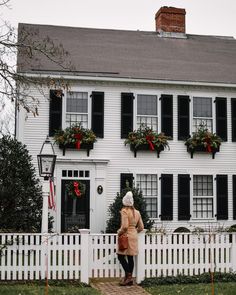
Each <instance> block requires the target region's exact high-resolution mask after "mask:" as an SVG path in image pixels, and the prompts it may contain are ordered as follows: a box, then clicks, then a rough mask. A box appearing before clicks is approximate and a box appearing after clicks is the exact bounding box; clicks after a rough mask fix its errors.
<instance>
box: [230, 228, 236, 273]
mask: <svg viewBox="0 0 236 295" xmlns="http://www.w3.org/2000/svg"><path fill="white" fill-rule="evenodd" d="M230 234H232V245H231V255H230V261H231V271H232V272H236V233H234V232H232V233H230Z"/></svg>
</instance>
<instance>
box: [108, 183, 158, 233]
mask: <svg viewBox="0 0 236 295" xmlns="http://www.w3.org/2000/svg"><path fill="white" fill-rule="evenodd" d="M128 191H132V193H133V198H134V207H135V208H136V209H137V210H139V211H140V214H141V216H142V220H143V224H144V228H145V229H147V230H150V229H151V227H152V225H153V223H154V221H152V220H150V219H149V217H148V215H147V212H146V202H145V200H144V198H143V195H142V192H141V191H140V190H139V189H138V188H129V187H127V188H126V189H124V190H123V191H122V192H121V193H117V195H116V198H115V201H114V203H112V204H111V205H110V206H109V210H108V211H109V213H110V219H109V220H108V221H107V228H106V232H107V233H116V232H117V230H118V229H119V228H120V222H121V216H120V210H121V209H122V207H123V204H122V199H123V197H124V195H125V194H126V193H127V192H128Z"/></svg>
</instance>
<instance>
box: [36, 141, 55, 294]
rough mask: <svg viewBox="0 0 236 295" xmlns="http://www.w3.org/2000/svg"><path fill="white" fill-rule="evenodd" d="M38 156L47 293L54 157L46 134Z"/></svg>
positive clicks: (43, 271)
mask: <svg viewBox="0 0 236 295" xmlns="http://www.w3.org/2000/svg"><path fill="white" fill-rule="evenodd" d="M37 158H38V167H39V175H40V176H41V177H43V178H44V182H43V212H42V234H43V236H42V257H43V256H44V259H42V261H44V265H43V263H42V273H44V274H45V279H46V291H45V294H46V295H47V294H48V253H47V252H48V237H47V236H48V195H49V191H50V188H49V178H50V177H52V176H53V173H54V169H55V164H56V158H57V156H56V155H55V152H54V149H53V146H52V143H51V141H50V140H49V137H48V136H47V138H46V140H45V141H44V143H43V145H42V148H41V150H40V153H39V155H38V156H37Z"/></svg>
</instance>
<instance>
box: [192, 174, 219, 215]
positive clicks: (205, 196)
mask: <svg viewBox="0 0 236 295" xmlns="http://www.w3.org/2000/svg"><path fill="white" fill-rule="evenodd" d="M213 216H214V194H213V176H212V175H193V218H198V219H207V218H213Z"/></svg>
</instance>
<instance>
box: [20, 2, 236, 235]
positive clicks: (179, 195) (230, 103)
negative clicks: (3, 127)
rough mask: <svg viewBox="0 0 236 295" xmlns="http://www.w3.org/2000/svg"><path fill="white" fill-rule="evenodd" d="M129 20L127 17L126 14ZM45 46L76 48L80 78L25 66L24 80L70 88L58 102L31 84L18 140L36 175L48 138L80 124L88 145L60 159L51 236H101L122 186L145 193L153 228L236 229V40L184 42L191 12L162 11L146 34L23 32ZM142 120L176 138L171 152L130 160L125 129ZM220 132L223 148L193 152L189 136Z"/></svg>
mask: <svg viewBox="0 0 236 295" xmlns="http://www.w3.org/2000/svg"><path fill="white" fill-rule="evenodd" d="M131 21H132V18H131ZM25 30H30V31H31V32H34V31H35V32H36V33H37V34H35V36H36V35H37V36H39V38H45V37H47V36H48V37H49V38H50V39H51V40H53V41H54V42H55V43H61V44H62V45H63V47H64V49H65V50H67V51H68V52H69V56H68V57H67V58H68V59H70V60H71V61H72V64H73V66H74V69H73V71H68V70H62V68H61V67H60V66H59V65H57V64H55V63H53V62H51V61H50V60H48V59H47V58H46V57H45V56H43V55H38V56H33V58H32V59H31V60H29V61H25V60H24V54H22V53H20V54H19V55H18V72H19V73H22V74H24V75H26V76H28V77H31V78H34V77H35V78H46V77H48V76H49V75H50V76H51V77H52V78H54V79H55V80H56V79H58V80H60V79H61V77H63V79H64V81H67V82H68V84H69V85H70V88H69V90H64V91H63V95H61V96H60V97H58V95H55V89H48V88H47V86H46V85H45V87H43V89H42V90H43V91H44V93H47V95H46V97H45V95H43V94H42V92H41V91H38V89H36V88H34V87H33V86H32V89H31V93H32V95H34V97H35V98H36V99H37V100H38V101H39V107H38V113H39V115H38V116H36V117H34V116H33V115H31V114H26V112H25V110H24V109H20V110H19V111H17V117H16V136H17V139H18V140H20V141H21V142H23V143H24V144H26V146H27V148H28V150H29V152H30V154H31V155H32V156H33V160H34V163H35V166H36V168H37V161H36V160H37V159H36V158H37V154H39V151H40V148H41V146H42V143H43V141H44V140H45V138H46V136H47V135H48V134H49V135H50V139H51V141H53V135H54V133H55V130H56V129H65V128H66V127H68V126H71V125H72V124H74V123H78V122H82V124H83V126H84V127H86V128H90V129H92V130H93V131H94V132H95V134H96V136H97V141H96V142H95V143H94V145H93V149H90V150H88V151H87V150H83V149H82V148H81V149H76V148H74V149H66V150H64V151H63V150H62V149H60V148H59V147H58V145H54V148H55V152H56V154H57V161H56V168H55V173H54V184H55V191H56V211H55V212H54V211H52V214H53V215H54V218H55V224H54V225H55V230H56V231H57V232H62V233H63V232H68V231H70V230H71V227H73V226H75V225H76V226H78V227H79V228H90V229H91V231H92V232H94V233H95V232H96V233H99V232H101V231H104V230H105V228H106V221H107V218H108V207H109V205H110V204H111V203H112V202H113V200H114V198H115V196H116V194H117V192H119V191H120V190H121V189H122V188H124V187H125V184H126V183H127V180H128V181H129V183H130V184H132V183H134V185H135V186H138V187H139V188H140V189H141V190H142V192H143V195H144V198H145V199H146V203H147V211H148V213H149V215H150V218H152V219H154V220H155V226H156V227H157V228H166V229H170V230H175V229H176V228H178V227H186V228H188V229H190V230H192V229H194V228H195V227H201V228H206V227H218V226H223V227H227V226H231V225H233V224H235V223H236V40H235V39H234V38H233V37H224V36H203V35H189V34H186V32H185V10H184V9H179V8H173V7H162V8H161V9H160V10H159V11H158V12H157V14H156V30H155V31H151V32H144V31H139V30H137V31H126V30H111V29H91V28H75V27H62V26H53V25H37V24H20V25H19V38H20V37H21V34H22V32H23V31H25ZM143 122H144V123H146V124H147V125H148V126H150V127H152V128H153V129H154V130H156V131H157V132H158V133H160V132H164V133H165V134H166V135H168V136H170V137H171V140H169V146H170V150H168V149H165V150H164V151H161V153H160V155H159V157H158V156H157V153H156V152H155V151H154V152H153V151H149V150H147V151H142V150H140V151H138V152H137V153H134V152H133V151H131V150H130V146H129V145H126V146H125V145H124V140H125V139H126V138H127V136H128V133H129V132H130V131H132V130H135V129H137V128H138V127H139V126H140V123H143ZM202 123H204V124H206V125H207V127H208V129H209V130H210V131H212V132H214V133H217V134H218V135H219V136H220V137H221V138H222V139H223V142H222V144H221V146H220V150H219V151H218V152H217V153H215V154H211V153H210V152H195V153H194V155H193V157H191V154H190V153H189V152H188V151H187V149H186V145H185V144H184V142H185V141H184V140H185V139H186V138H187V137H188V136H189V135H191V134H192V133H193V132H194V131H196V129H197V127H198V126H199V125H200V124H202ZM71 180H80V181H81V182H83V183H84V184H86V192H85V195H84V196H83V198H78V199H77V200H74V199H71V198H69V197H68V196H67V193H66V190H65V185H66V183H68V181H71Z"/></svg>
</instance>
